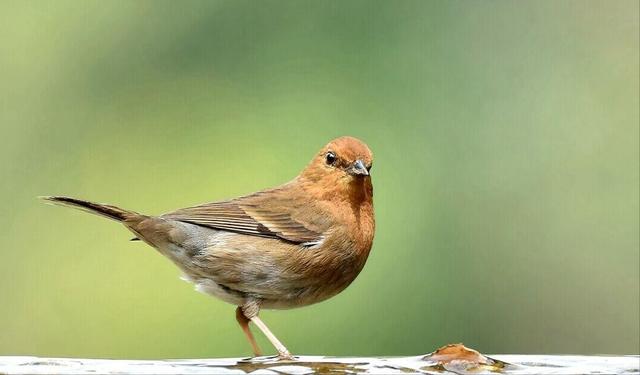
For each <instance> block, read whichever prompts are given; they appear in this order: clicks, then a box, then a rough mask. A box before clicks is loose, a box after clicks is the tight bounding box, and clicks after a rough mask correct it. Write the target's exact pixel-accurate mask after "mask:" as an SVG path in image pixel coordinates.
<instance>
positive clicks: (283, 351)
mask: <svg viewBox="0 0 640 375" xmlns="http://www.w3.org/2000/svg"><path fill="white" fill-rule="evenodd" d="M251 321H252V322H253V323H254V324H255V325H256V326H257V327H258V328H260V330H261V331H262V333H264V335H265V336H267V339H269V341H271V344H273V346H274V347H275V348H276V350H277V351H278V357H280V359H286V360H293V359H294V358H293V356H292V355H291V353H289V351H288V350H287V348H285V346H284V345H282V343H281V342H280V340H278V338H277V337H276V336H275V335H274V334H273V333H272V332H271V331H270V330H269V327H267V325H266V324H264V323H263V322H262V320H261V319H260V318H259V317H258V315H256V316H254V317H253V318H251Z"/></svg>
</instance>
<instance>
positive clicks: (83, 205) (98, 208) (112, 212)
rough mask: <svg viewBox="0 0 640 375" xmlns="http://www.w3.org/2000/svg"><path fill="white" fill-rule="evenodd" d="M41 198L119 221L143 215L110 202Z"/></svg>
mask: <svg viewBox="0 0 640 375" xmlns="http://www.w3.org/2000/svg"><path fill="white" fill-rule="evenodd" d="M40 198H42V199H44V200H45V201H48V202H51V203H53V204H57V205H60V206H67V207H73V208H77V209H79V210H83V211H86V212H89V213H92V214H96V215H100V216H103V217H106V218H108V219H111V220H115V221H118V222H121V221H125V220H127V219H131V218H134V217H139V216H141V215H140V214H139V213H137V212H134V211H129V210H125V209H122V208H120V207H116V206H111V205H108V204H101V203H93V202H89V201H83V200H81V199H75V198H69V197H40Z"/></svg>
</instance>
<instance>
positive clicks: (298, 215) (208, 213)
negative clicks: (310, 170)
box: [162, 190, 327, 244]
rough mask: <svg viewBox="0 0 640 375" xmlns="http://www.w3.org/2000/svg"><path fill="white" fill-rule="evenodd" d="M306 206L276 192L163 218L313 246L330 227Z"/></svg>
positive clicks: (190, 209) (194, 208)
mask: <svg viewBox="0 0 640 375" xmlns="http://www.w3.org/2000/svg"><path fill="white" fill-rule="evenodd" d="M305 206H306V205H305V204H302V202H298V201H297V200H296V199H293V198H292V196H291V195H289V194H287V192H283V191H276V190H273V191H265V192H260V193H256V194H253V195H250V196H246V197H242V198H237V199H233V200H229V201H223V202H213V203H205V204H202V205H199V206H195V207H188V208H182V209H179V210H176V211H173V212H170V213H167V214H164V215H162V217H163V218H167V219H172V220H178V221H182V222H186V223H191V224H196V225H200V226H204V227H209V228H214V229H220V230H226V231H230V232H236V233H242V234H248V235H253V236H261V237H272V238H279V239H283V240H286V241H289V242H293V243H304V244H313V243H316V242H319V241H321V240H322V233H323V232H324V230H325V229H326V227H327V225H326V224H325V222H324V220H323V219H322V218H321V217H317V214H316V213H315V212H313V208H309V207H308V206H307V207H305ZM314 216H316V217H315V218H314ZM321 216H323V215H321Z"/></svg>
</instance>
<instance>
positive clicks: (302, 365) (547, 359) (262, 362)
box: [0, 354, 640, 375]
mask: <svg viewBox="0 0 640 375" xmlns="http://www.w3.org/2000/svg"><path fill="white" fill-rule="evenodd" d="M490 357H491V358H492V359H494V360H497V362H504V364H505V366H504V367H502V368H492V369H488V368H476V369H475V370H474V369H472V368H469V367H468V366H464V365H463V366H461V365H460V364H456V363H453V362H452V363H450V364H447V365H446V366H445V367H444V368H442V367H438V364H437V363H434V362H430V361H428V360H424V358H423V356H416V357H381V358H357V357H317V356H299V357H296V359H297V360H296V361H287V362H278V361H275V360H274V359H273V358H268V357H261V358H255V359H240V358H221V359H179V360H112V359H82V358H39V357H17V356H13V357H12V356H5V357H1V356H0V374H65V375H67V374H68V375H71V374H256V375H257V374H274V375H280V374H312V373H327V372H331V373H351V374H352V373H358V374H410V373H418V374H439V375H443V374H465V373H473V374H483V373H486V374H494V375H495V374H496V373H504V374H541V375H544V374H634V375H638V373H639V372H640V357H638V356H575V355H512V354H509V355H492V356H490Z"/></svg>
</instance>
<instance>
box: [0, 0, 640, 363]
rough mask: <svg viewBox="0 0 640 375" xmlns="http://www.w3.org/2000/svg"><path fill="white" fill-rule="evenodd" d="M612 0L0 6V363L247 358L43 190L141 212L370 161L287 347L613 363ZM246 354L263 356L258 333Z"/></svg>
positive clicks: (630, 170)
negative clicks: (335, 250)
mask: <svg viewBox="0 0 640 375" xmlns="http://www.w3.org/2000/svg"><path fill="white" fill-rule="evenodd" d="M638 34H639V30H638V2H637V1H635V0H634V1H625V0H623V1H616V2H606V1H519V2H515V1H485V2H460V1H270V0H267V1H260V2H255V1H188V2H173V1H135V2H133V1H109V2H101V1H72V2H64V1H6V0H5V1H2V2H0V82H1V86H2V89H1V90H0V105H1V108H2V109H1V110H0V137H1V139H2V148H0V181H1V182H0V193H1V194H2V197H4V198H3V202H2V206H3V210H2V213H1V214H0V228H1V229H0V252H1V259H2V260H1V261H0V354H34V355H47V356H80V357H117V358H125V357H128V358H162V357H172V358H176V357H214V356H215V357H221V356H240V355H248V354H249V346H248V345H247V343H246V342H245V339H244V337H243V335H242V334H241V332H240V330H239V329H238V327H237V326H236V322H235V319H234V308H233V307H232V306H229V305H226V304H224V303H223V302H220V301H217V300H215V299H212V298H210V297H207V296H204V295H201V294H199V293H195V292H194V291H193V290H192V287H191V286H190V285H188V284H186V283H183V282H181V281H179V280H178V276H179V272H178V271H177V269H176V268H175V267H174V266H173V265H172V264H170V263H169V262H168V261H166V260H165V259H163V258H162V257H160V256H159V255H158V254H157V253H156V252H155V251H153V250H152V249H151V248H149V247H148V246H146V245H145V244H143V243H131V242H128V241H127V240H128V239H129V238H130V234H129V233H128V232H127V231H126V230H125V229H123V228H122V227H119V226H118V225H115V224H114V223H112V222H109V221H106V220H104V219H101V218H97V217H93V216H89V215H86V214H84V213H81V212H76V211H72V210H65V209H62V208H52V207H48V206H45V205H43V204H42V203H41V202H39V201H37V200H36V199H35V197H36V196H38V195H50V194H65V195H71V196H76V197H80V198H86V199H92V200H96V201H99V202H109V203H113V204H117V205H120V206H122V207H126V208H130V209H134V210H137V211H140V212H144V213H162V212H165V211H169V210H171V209H174V208H178V207H184V206H187V205H192V204H195V203H200V202H205V201H212V200H218V199H223V198H228V197H233V196H237V195H240V194H245V193H249V192H252V191H254V190H258V189H261V188H265V187H270V186H274V185H277V184H280V183H283V182H285V181H287V180H289V179H290V178H292V177H293V176H295V175H296V174H297V173H298V171H299V170H300V169H301V168H302V167H304V166H305V164H306V163H307V162H308V161H309V160H310V158H311V156H312V155H313V153H314V152H316V151H317V149H319V148H320V147H321V146H322V145H323V144H325V143H326V142H327V141H328V140H330V139H331V138H333V137H336V136H340V135H345V134H348V135H353V136H356V137H359V138H361V139H363V140H364V141H366V142H367V143H368V144H369V145H370V147H371V148H372V150H373V151H374V154H375V156H376V161H375V165H374V168H373V178H374V186H375V204H376V216H377V232H376V240H375V244H374V248H373V251H372V254H371V257H370V258H369V262H368V263H367V266H366V267H365V269H364V271H363V272H362V274H361V275H360V276H359V278H358V279H357V280H356V281H355V282H354V284H353V285H352V286H351V287H350V288H349V289H347V290H346V291H345V292H343V293H342V294H340V295H339V296H337V297H335V298H333V299H331V300H329V301H327V302H324V303H321V304H318V305H314V306H311V307H307V308H302V309H298V310H290V311H275V312H270V311H267V312H264V314H263V317H264V319H265V321H266V322H267V323H268V324H269V325H270V326H271V328H272V329H273V331H274V332H276V333H277V334H278V336H279V337H280V338H281V339H282V340H283V341H284V342H285V343H286V344H287V345H288V346H289V347H290V349H291V350H292V351H294V352H295V353H304V354H327V355H381V354H384V355H407V354H419V353H424V352H428V351H431V350H433V349H434V348H436V347H438V346H440V345H442V344H445V343H449V342H464V343H465V344H467V345H469V346H471V347H474V348H477V349H479V350H481V351H483V352H485V353H496V352H500V353H636V354H637V353H638V352H639V351H640V348H639V346H640V344H639V341H638V340H639V338H638V337H639V328H638V316H639V282H640V281H639V259H638V258H639V251H638V248H639V240H638V226H639V222H638V211H639V204H638V201H639V198H638V169H639V165H638V164H639V161H638V160H639V155H638V136H639V135H638V128H639V126H638V122H639V115H638V100H639V94H638V87H639V83H638V67H639V62H638V45H639V37H638ZM260 341H261V343H262V344H263V347H265V348H269V346H268V345H267V344H266V341H265V340H264V339H263V338H262V337H260Z"/></svg>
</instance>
